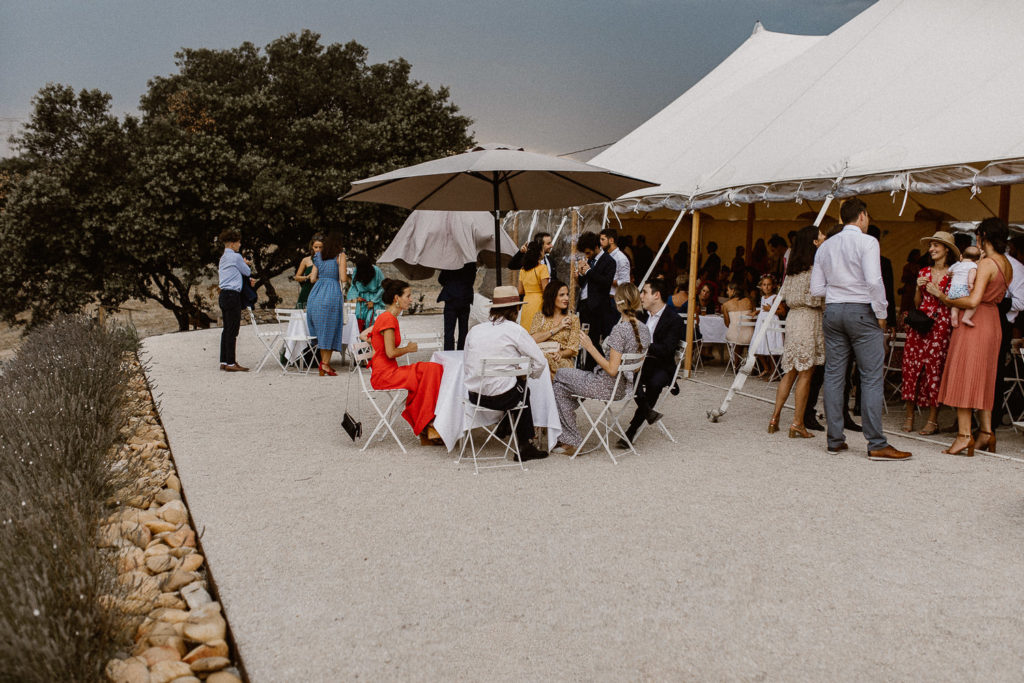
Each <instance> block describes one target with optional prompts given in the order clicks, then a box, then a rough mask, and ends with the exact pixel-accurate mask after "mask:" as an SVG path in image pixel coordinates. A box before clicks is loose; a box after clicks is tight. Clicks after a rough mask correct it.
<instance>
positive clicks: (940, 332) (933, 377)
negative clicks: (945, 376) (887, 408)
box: [901, 266, 953, 408]
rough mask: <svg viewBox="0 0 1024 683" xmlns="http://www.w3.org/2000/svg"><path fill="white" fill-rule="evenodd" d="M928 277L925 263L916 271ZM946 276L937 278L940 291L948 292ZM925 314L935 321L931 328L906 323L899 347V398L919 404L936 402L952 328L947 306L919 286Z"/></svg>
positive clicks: (927, 405) (935, 404)
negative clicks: (920, 328) (918, 328)
mask: <svg viewBox="0 0 1024 683" xmlns="http://www.w3.org/2000/svg"><path fill="white" fill-rule="evenodd" d="M917 275H918V277H924V278H928V279H929V280H931V277H932V269H931V266H925V267H924V268H922V269H921V271H920V272H919V273H918V274H917ZM949 283H950V276H949V273H946V275H945V276H943V278H942V280H940V281H939V282H938V287H939V289H941V290H942V291H943V293H948V292H949ZM926 286H927V285H926ZM918 310H920V311H921V312H922V313H924V314H926V315H927V316H928V317H930V318H931V319H932V320H934V321H935V324H934V325H932V329H931V332H929V333H928V334H926V335H923V336H922V335H921V334H919V333H918V332H917V331H916V330H914V329H913V328H911V327H910V326H909V325H908V326H906V331H907V342H906V346H905V347H904V348H903V387H902V391H901V394H902V398H903V400H904V401H910V402H912V403H915V404H916V405H919V406H921V407H922V408H931V407H934V406H937V405H939V384H940V382H941V381H942V370H943V368H944V367H945V365H946V353H947V352H948V351H949V335H950V331H951V330H952V329H953V328H952V325H950V322H949V309H948V308H946V307H945V306H943V305H942V303H941V302H940V301H939V300H938V299H936V298H935V297H934V296H932V295H931V294H929V293H928V291H927V290H926V289H925V288H924V287H922V288H921V306H920V308H919V309H918Z"/></svg>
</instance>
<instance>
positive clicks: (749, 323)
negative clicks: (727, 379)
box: [723, 315, 761, 375]
mask: <svg viewBox="0 0 1024 683" xmlns="http://www.w3.org/2000/svg"><path fill="white" fill-rule="evenodd" d="M740 327H749V328H750V333H751V334H753V333H754V328H755V327H757V319H756V318H752V317H750V316H749V315H746V316H743V320H742V321H740ZM728 344H729V363H728V364H727V365H726V366H725V370H726V372H728V371H729V368H732V372H733V374H734V375H735V374H737V373H739V371H740V368H741V367H743V363H744V361H745V360H746V355H743V356H740V364H739V367H737V366H736V363H735V361H733V359H732V351H733V349H735V348H737V347H739V346H744V347H746V349H747V353H748V354H749V353H750V344H733V343H732V342H728ZM754 368H756V372H760V371H761V365H760V363H758V362H757V358H754ZM751 372H752V373H753V372H755V370H754V369H753V368H752V369H751ZM723 374H725V373H723Z"/></svg>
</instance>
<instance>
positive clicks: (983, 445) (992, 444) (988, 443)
mask: <svg viewBox="0 0 1024 683" xmlns="http://www.w3.org/2000/svg"><path fill="white" fill-rule="evenodd" d="M982 434H984V435H985V436H987V437H988V438H987V439H985V440H984V441H982V440H981V439H980V438H979V439H977V440H976V442H975V443H976V446H975V448H977V449H978V450H979V451H987V452H988V453H995V452H996V435H995V434H993V433H992V432H985V431H982V430H980V429H979V430H978V436H979V437H980V436H981V435H982Z"/></svg>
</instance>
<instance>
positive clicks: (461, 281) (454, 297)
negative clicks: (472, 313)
mask: <svg viewBox="0 0 1024 683" xmlns="http://www.w3.org/2000/svg"><path fill="white" fill-rule="evenodd" d="M437 281H438V282H439V283H440V284H441V293H440V294H438V295H437V300H438V301H445V302H450V303H451V304H452V305H453V306H469V305H471V304H472V303H473V284H474V283H475V282H476V264H475V263H467V264H465V265H464V266H462V268H459V269H458V270H442V271H441V274H440V275H438V276H437Z"/></svg>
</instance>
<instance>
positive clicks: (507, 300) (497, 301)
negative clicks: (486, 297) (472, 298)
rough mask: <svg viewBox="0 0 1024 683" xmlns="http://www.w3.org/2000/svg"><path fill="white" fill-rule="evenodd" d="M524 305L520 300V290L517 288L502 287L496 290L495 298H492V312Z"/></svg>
mask: <svg viewBox="0 0 1024 683" xmlns="http://www.w3.org/2000/svg"><path fill="white" fill-rule="evenodd" d="M522 304H523V302H522V301H520V300H519V290H518V289H516V288H515V287H512V286H510V285H502V286H500V287H495V288H494V296H493V297H491V310H494V309H495V308H509V307H511V306H521V305H522Z"/></svg>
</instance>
